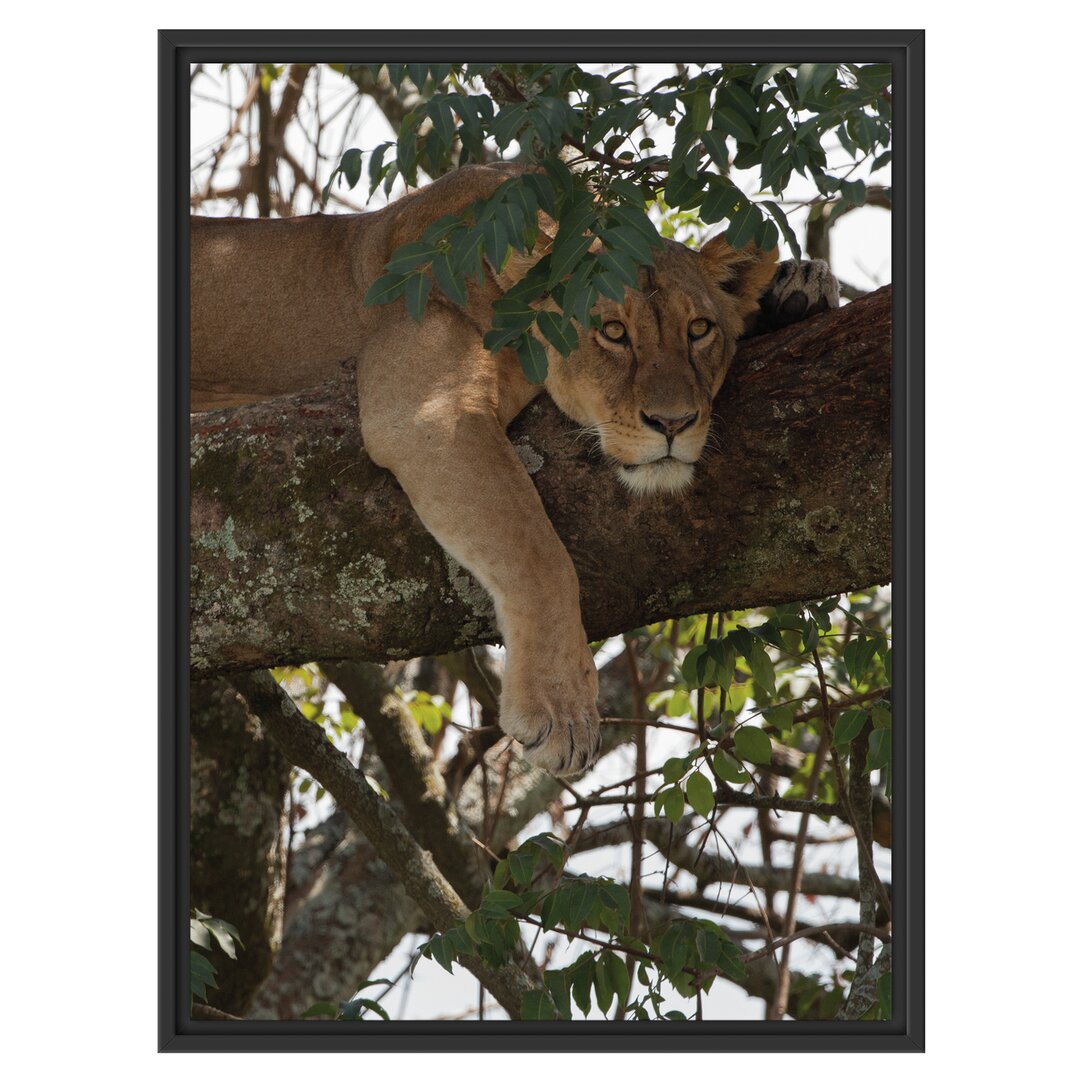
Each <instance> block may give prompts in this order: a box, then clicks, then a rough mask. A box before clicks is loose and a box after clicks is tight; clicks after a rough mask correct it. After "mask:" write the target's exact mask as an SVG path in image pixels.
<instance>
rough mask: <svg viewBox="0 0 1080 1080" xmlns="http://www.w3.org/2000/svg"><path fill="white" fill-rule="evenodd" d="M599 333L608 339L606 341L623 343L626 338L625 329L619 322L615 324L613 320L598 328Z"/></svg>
mask: <svg viewBox="0 0 1080 1080" xmlns="http://www.w3.org/2000/svg"><path fill="white" fill-rule="evenodd" d="M600 332H601V333H602V334H603V335H604V337H606V338H607V339H608V341H623V340H624V339H625V338H626V327H625V326H623V324H622V323H621V322H616V321H615V320H614V319H612V320H611V321H610V322H606V323H604V325H603V326H602V327H601V328H600Z"/></svg>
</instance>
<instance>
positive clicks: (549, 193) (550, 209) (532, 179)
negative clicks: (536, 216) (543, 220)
mask: <svg viewBox="0 0 1080 1080" xmlns="http://www.w3.org/2000/svg"><path fill="white" fill-rule="evenodd" d="M521 179H522V181H523V182H524V183H525V185H526V187H528V188H529V189H530V190H531V191H532V193H533V194H534V195H535V196H536V201H537V202H538V203H539V204H540V206H541V208H542V209H543V210H544V211H545V212H546V213H548V214H550V215H551V216H552V217H555V211H556V195H555V187H554V185H553V184H552V182H551V181H550V180H549V179H548V178H547V176H545V175H544V173H540V172H530V173H525V175H524V176H522V178H521Z"/></svg>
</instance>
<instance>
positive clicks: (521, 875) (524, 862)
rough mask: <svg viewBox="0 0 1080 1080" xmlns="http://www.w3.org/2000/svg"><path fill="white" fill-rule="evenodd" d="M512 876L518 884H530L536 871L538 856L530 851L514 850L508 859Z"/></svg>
mask: <svg viewBox="0 0 1080 1080" xmlns="http://www.w3.org/2000/svg"><path fill="white" fill-rule="evenodd" d="M507 865H508V868H509V871H510V876H511V877H512V878H513V879H514V882H515V884H517V885H529V884H531V882H532V879H533V875H534V874H535V873H536V858H535V856H534V855H532V854H531V853H529V852H525V851H512V852H511V853H510V856H509V858H508V859H507Z"/></svg>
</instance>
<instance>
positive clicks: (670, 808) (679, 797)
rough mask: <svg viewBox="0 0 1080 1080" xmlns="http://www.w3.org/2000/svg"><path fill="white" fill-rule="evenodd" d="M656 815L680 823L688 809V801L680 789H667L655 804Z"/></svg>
mask: <svg viewBox="0 0 1080 1080" xmlns="http://www.w3.org/2000/svg"><path fill="white" fill-rule="evenodd" d="M653 806H654V809H655V811H656V813H657V814H658V815H659V814H663V815H664V817H666V818H667V819H668V820H669V821H678V820H679V819H680V818H681V817H682V816H683V811H684V810H685V809H686V800H685V799H684V798H683V793H682V790H681V789H680V788H677V787H671V788H665V789H664V790H663V791H661V792H660V793H659V794H658V795H657V796H656V798H655V800H654V802H653Z"/></svg>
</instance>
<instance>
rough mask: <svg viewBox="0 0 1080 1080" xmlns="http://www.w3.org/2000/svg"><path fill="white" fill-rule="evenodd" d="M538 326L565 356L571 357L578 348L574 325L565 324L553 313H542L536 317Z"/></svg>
mask: <svg viewBox="0 0 1080 1080" xmlns="http://www.w3.org/2000/svg"><path fill="white" fill-rule="evenodd" d="M536 325H537V326H539V327H540V332H541V333H542V334H543V335H544V337H546V338H547V339H548V341H550V342H551V344H552V345H554V346H555V348H556V349H558V350H559V352H560V353H561V354H562V355H563V356H569V355H570V354H571V353H572V352H573V351H574V350H575V349H576V348H577V347H578V336H577V331H576V330H575V329H574V326H573V324H572V323H565V324H564V323H563V320H562V319H561V318H560V317H559V316H558V315H556V314H555V313H554V312H553V311H541V312H540V314H539V315H537V317H536Z"/></svg>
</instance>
